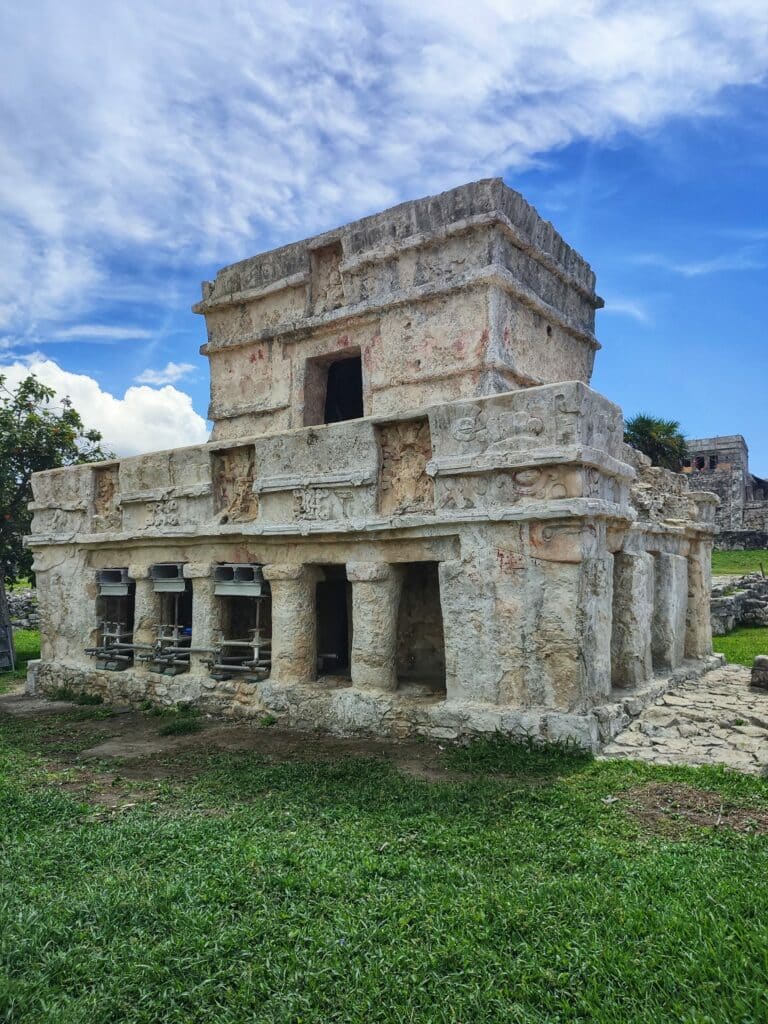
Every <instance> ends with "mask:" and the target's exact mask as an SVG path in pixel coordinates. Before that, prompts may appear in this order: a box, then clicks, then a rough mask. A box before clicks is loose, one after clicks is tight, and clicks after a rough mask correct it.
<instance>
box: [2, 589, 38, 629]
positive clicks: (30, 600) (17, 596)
mask: <svg viewBox="0 0 768 1024" xmlns="http://www.w3.org/2000/svg"><path fill="white" fill-rule="evenodd" d="M6 596H7V601H8V611H9V612H10V619H11V625H12V626H13V628H14V629H37V628H38V626H39V618H38V612H37V591H36V590H12V591H9V592H8V593H7V595H6Z"/></svg>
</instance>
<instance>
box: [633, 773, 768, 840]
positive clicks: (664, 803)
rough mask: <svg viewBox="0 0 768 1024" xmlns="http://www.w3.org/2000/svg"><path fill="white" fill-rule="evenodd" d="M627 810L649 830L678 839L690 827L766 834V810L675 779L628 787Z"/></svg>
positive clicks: (687, 831) (767, 822)
mask: <svg viewBox="0 0 768 1024" xmlns="http://www.w3.org/2000/svg"><path fill="white" fill-rule="evenodd" d="M624 799H625V801H626V809H627V811H628V813H629V814H630V815H631V816H632V817H633V818H635V820H636V821H638V822H640V824H641V825H642V826H643V827H644V828H645V829H647V830H648V831H650V832H654V833H656V834H658V835H665V836H669V837H670V838H681V837H683V836H684V835H685V834H687V833H690V830H691V829H692V828H712V829H715V828H722V829H729V830H731V831H733V832H741V833H748V834H751V835H758V834H759V835H764V834H766V833H768V811H766V810H760V809H757V808H754V807H744V806H742V805H739V804H735V803H733V802H732V801H731V802H729V801H728V800H725V799H723V797H721V796H720V794H719V793H713V792H711V791H709V790H705V789H698V788H697V787H696V786H689V785H686V784H685V783H678V782H651V783H648V784H647V785H643V786H636V787H635V788H633V789H630V790H627V792H626V794H625V795H624Z"/></svg>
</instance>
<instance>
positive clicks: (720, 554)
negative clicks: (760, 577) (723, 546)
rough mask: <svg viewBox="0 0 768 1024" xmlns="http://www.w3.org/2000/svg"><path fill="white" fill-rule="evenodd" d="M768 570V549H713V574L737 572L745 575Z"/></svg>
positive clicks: (720, 574) (721, 574) (723, 574)
mask: <svg viewBox="0 0 768 1024" xmlns="http://www.w3.org/2000/svg"><path fill="white" fill-rule="evenodd" d="M763 571H765V572H768V551H765V550H758V551H713V552H712V575H713V576H725V575H729V574H736V573H739V575H742V576H745V575H746V574H747V573H748V572H763Z"/></svg>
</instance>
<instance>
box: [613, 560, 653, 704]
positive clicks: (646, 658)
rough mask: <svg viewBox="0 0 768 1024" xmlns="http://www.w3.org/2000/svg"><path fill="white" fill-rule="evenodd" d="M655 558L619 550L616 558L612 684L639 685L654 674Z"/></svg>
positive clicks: (614, 561)
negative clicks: (652, 642) (652, 628)
mask: <svg viewBox="0 0 768 1024" xmlns="http://www.w3.org/2000/svg"><path fill="white" fill-rule="evenodd" d="M653 577H654V573H653V555H649V554H648V553H647V552H645V551H644V552H640V553H638V554H629V553H628V552H626V551H619V552H617V553H616V554H615V555H614V556H613V631H612V634H611V681H612V683H613V685H614V686H619V687H625V686H638V685H640V684H641V683H642V682H644V681H645V680H646V679H650V677H651V676H652V675H653V655H652V651H651V622H652V619H653Z"/></svg>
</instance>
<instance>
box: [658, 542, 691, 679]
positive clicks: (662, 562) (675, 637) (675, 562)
mask: <svg viewBox="0 0 768 1024" xmlns="http://www.w3.org/2000/svg"><path fill="white" fill-rule="evenodd" d="M654 570H655V572H654V588H653V589H654V596H653V626H652V640H651V644H652V651H653V667H654V668H659V669H672V668H677V666H678V665H680V664H681V663H682V661H683V658H684V656H685V631H686V630H685V618H686V612H687V608H688V559H687V558H686V557H685V556H684V555H669V554H666V553H665V552H661V553H660V554H658V555H656V556H655V566H654Z"/></svg>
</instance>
